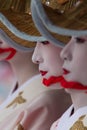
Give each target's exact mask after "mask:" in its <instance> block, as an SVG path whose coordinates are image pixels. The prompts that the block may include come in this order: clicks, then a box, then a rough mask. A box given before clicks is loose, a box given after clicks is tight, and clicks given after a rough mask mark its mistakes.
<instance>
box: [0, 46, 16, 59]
mask: <svg viewBox="0 0 87 130" xmlns="http://www.w3.org/2000/svg"><path fill="white" fill-rule="evenodd" d="M6 52H9V55H8V56H7V57H6V58H5V60H10V59H11V58H12V57H13V56H14V55H15V53H16V50H15V49H14V48H0V54H2V53H6Z"/></svg>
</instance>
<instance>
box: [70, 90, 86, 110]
mask: <svg viewBox="0 0 87 130" xmlns="http://www.w3.org/2000/svg"><path fill="white" fill-rule="evenodd" d="M70 95H71V99H72V102H73V105H74V110H75V111H76V110H78V109H79V108H81V107H84V106H87V93H85V92H84V91H83V92H82V90H73V92H72V93H71V94H70Z"/></svg>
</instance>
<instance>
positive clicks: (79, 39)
mask: <svg viewBox="0 0 87 130" xmlns="http://www.w3.org/2000/svg"><path fill="white" fill-rule="evenodd" d="M75 39H76V42H77V43H84V42H85V39H83V38H79V37H76V38H75Z"/></svg>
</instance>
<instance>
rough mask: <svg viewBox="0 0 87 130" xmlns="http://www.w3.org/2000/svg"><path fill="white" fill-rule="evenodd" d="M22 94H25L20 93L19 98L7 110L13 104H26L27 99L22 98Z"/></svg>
mask: <svg viewBox="0 0 87 130" xmlns="http://www.w3.org/2000/svg"><path fill="white" fill-rule="evenodd" d="M22 94H23V92H20V93H19V94H18V96H17V97H16V98H15V99H14V100H13V101H12V102H11V103H10V104H9V105H8V106H7V107H6V108H8V107H10V106H12V105H13V104H16V105H17V104H22V103H24V102H26V99H24V98H23V97H22Z"/></svg>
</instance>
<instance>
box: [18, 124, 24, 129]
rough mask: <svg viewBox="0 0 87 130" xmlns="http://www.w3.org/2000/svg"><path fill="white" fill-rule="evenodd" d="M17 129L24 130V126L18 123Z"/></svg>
mask: <svg viewBox="0 0 87 130" xmlns="http://www.w3.org/2000/svg"><path fill="white" fill-rule="evenodd" d="M17 130H25V129H24V127H23V126H22V125H21V124H19V125H18V129H17Z"/></svg>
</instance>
